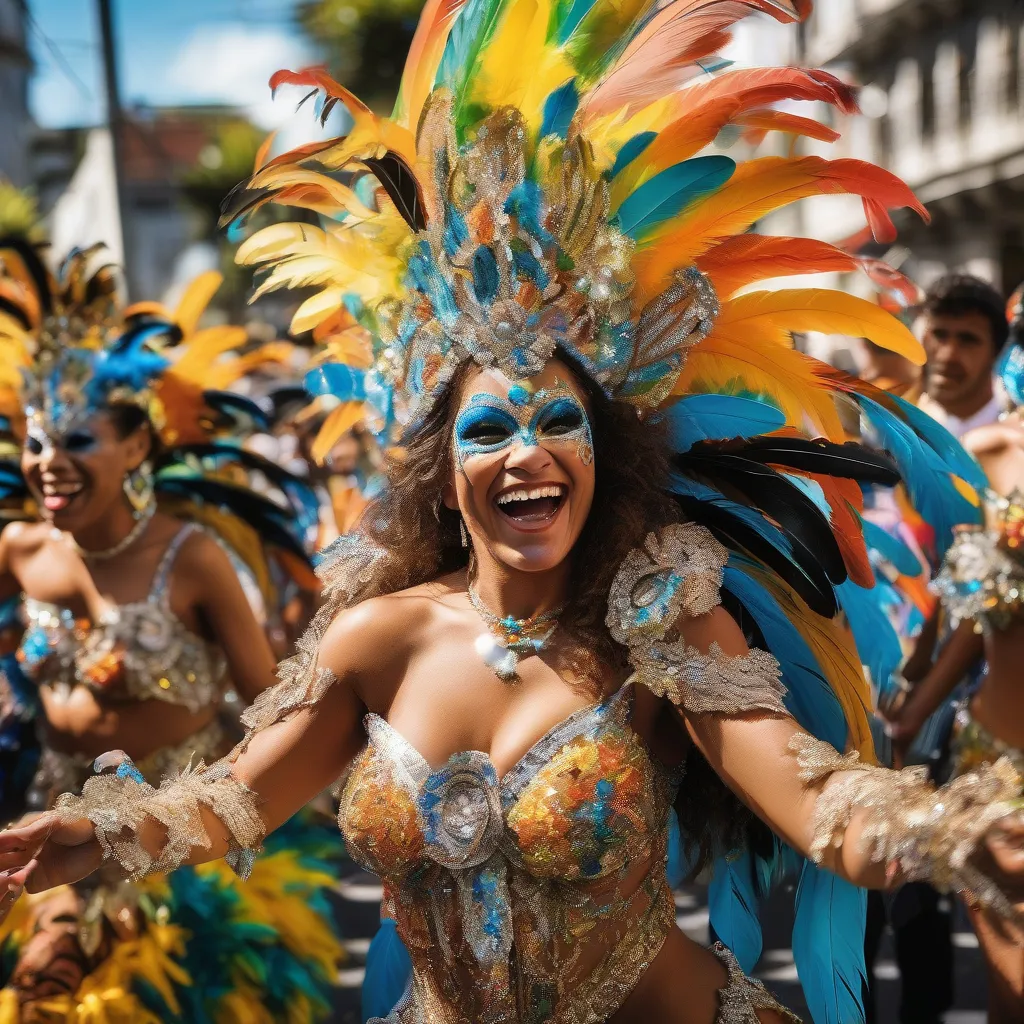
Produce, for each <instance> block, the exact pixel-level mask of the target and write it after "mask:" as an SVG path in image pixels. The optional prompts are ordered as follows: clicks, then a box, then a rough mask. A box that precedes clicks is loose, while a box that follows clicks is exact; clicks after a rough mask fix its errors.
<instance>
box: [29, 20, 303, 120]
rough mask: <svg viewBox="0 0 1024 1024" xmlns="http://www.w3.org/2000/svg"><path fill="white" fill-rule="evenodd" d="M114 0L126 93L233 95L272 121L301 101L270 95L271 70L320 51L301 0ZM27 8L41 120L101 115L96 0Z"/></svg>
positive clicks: (222, 98)
mask: <svg viewBox="0 0 1024 1024" xmlns="http://www.w3.org/2000/svg"><path fill="white" fill-rule="evenodd" d="M112 2H113V6H114V17H115V20H116V25H117V29H118V34H119V51H120V52H119V61H120V72H121V94H122V99H123V101H124V102H125V103H131V102H148V103H156V104H173V103H202V102H227V103H233V104H236V105H238V106H240V107H243V108H244V109H246V111H247V113H248V114H249V115H250V116H251V117H253V118H254V119H255V120H256V121H258V122H260V123H261V124H262V125H263V126H265V127H272V126H275V125H276V124H277V123H279V122H280V121H281V120H282V118H283V117H284V116H285V115H286V114H287V113H288V112H289V111H293V110H294V102H293V99H292V98H291V97H289V98H287V99H286V100H284V102H282V103H278V104H275V105H271V103H270V98H269V90H268V89H267V87H266V83H267V79H268V78H269V77H270V75H271V73H272V72H273V71H275V70H277V69H278V68H280V67H296V66H300V65H302V64H308V63H313V62H315V60H316V57H315V53H314V52H313V51H312V50H311V49H310V47H309V44H308V42H307V41H306V40H305V39H304V38H303V37H302V36H301V34H300V33H299V32H298V30H297V29H296V27H295V25H294V21H293V11H294V7H295V0H162V2H161V0H112ZM29 11H30V16H31V21H30V23H29V41H30V47H31V50H32V54H33V57H34V59H35V61H36V71H35V74H34V77H33V81H32V89H31V99H30V102H31V105H32V112H33V115H34V116H35V119H36V121H37V122H38V123H39V124H40V125H42V126H44V127H66V126H71V125H91V124H96V123H98V122H99V121H101V120H103V118H104V109H105V107H104V90H103V79H102V77H101V69H100V43H99V26H98V23H97V18H96V3H95V0H29ZM54 50H56V51H57V54H55V53H54V52H53V51H54ZM65 65H66V66H65Z"/></svg>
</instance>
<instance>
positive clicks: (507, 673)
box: [474, 633, 519, 682]
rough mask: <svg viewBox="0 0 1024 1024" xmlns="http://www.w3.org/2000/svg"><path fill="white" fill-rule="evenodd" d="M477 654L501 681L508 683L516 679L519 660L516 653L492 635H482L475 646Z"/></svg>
mask: <svg viewBox="0 0 1024 1024" xmlns="http://www.w3.org/2000/svg"><path fill="white" fill-rule="evenodd" d="M474 646H475V647H476V653H477V654H479V655H480V657H481V658H482V659H483V662H484V664H485V665H486V666H487V667H488V668H490V669H491V670H492V671H493V672H494V673H495V675H497V676H498V678H499V679H502V680H504V681H505V682H508V681H509V680H512V679H515V677H516V666H517V665H518V664H519V658H518V657H517V656H516V654H515V652H514V651H510V650H509V649H508V648H507V647H504V646H503V645H502V644H500V643H499V642H498V641H497V640H496V639H495V638H494V637H493V636H491V634H490V633H481V634H480V635H479V636H478V637H477V638H476V642H475V644H474Z"/></svg>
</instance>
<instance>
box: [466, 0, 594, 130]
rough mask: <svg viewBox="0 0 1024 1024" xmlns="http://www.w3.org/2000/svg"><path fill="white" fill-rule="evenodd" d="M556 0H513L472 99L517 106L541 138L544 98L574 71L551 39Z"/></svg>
mask: <svg viewBox="0 0 1024 1024" xmlns="http://www.w3.org/2000/svg"><path fill="white" fill-rule="evenodd" d="M550 21H551V0H512V3H510V4H508V6H507V10H506V11H505V14H504V16H503V18H502V20H501V23H500V24H499V26H498V28H497V31H496V32H495V34H494V37H493V38H492V39H491V42H490V43H489V44H488V46H487V47H486V49H485V50H484V52H483V54H482V55H481V60H480V64H479V67H478V69H477V72H476V75H475V76H474V78H473V83H472V87H471V93H470V100H471V102H473V103H476V104H480V105H481V106H482V107H484V108H486V109H489V110H496V109H498V108H499V107H504V106H509V105H513V106H516V107H518V108H519V109H520V110H521V111H522V112H523V113H524V114H525V115H526V118H527V124H528V125H529V128H530V132H531V137H532V138H534V139H536V137H537V135H538V133H539V131H540V125H541V119H542V117H543V111H544V101H545V100H546V99H547V97H548V96H549V95H550V94H551V93H553V92H554V91H555V90H556V89H558V88H559V87H560V86H562V85H564V84H565V83H566V82H568V81H569V79H570V78H572V77H573V76H574V70H573V67H572V65H571V64H570V63H569V61H568V60H567V58H566V56H565V54H564V53H562V51H561V50H559V49H558V48H556V47H554V46H551V45H549V44H548V41H547V35H548V25H549V23H550Z"/></svg>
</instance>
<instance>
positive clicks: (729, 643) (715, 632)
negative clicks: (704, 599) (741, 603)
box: [677, 606, 748, 656]
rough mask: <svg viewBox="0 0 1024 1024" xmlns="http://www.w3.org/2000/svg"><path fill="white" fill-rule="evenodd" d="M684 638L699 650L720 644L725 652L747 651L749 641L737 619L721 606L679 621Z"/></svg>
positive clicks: (738, 653) (678, 626) (730, 653)
mask: <svg viewBox="0 0 1024 1024" xmlns="http://www.w3.org/2000/svg"><path fill="white" fill-rule="evenodd" d="M677 628H678V629H679V632H680V634H681V635H682V637H683V639H685V640H686V642H687V643H688V644H691V645H692V646H693V647H696V648H698V650H702V651H707V650H708V649H710V647H711V645H712V644H718V646H719V647H720V648H721V649H722V652H723V653H724V654H727V655H730V656H735V655H743V654H746V653H747V650H748V647H747V641H746V638H745V637H744V636H743V630H741V629H740V627H739V626H738V625H737V623H736V620H735V619H734V618H733V617H732V616H731V615H730V614H729V613H728V612H727V611H726V610H725V609H724V608H722V607H721V606H719V607H717V608H714V609H712V610H711V611H710V612H708V613H707V614H706V615H696V616H684V617H683V618H681V619H680V620H679V621H678V623H677Z"/></svg>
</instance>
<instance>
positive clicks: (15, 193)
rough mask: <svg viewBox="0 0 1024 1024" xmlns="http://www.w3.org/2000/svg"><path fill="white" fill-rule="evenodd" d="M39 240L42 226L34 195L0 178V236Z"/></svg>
mask: <svg viewBox="0 0 1024 1024" xmlns="http://www.w3.org/2000/svg"><path fill="white" fill-rule="evenodd" d="M11 235H14V236H18V237H22V238H27V239H29V240H30V241H39V240H40V239H41V237H42V228H41V225H40V218H39V204H38V203H37V202H36V197H35V195H34V194H33V193H32V192H30V191H29V190H27V189H22V188H18V187H17V186H16V185H13V184H11V182H9V181H8V180H7V179H6V178H0V236H3V237H8V236H11Z"/></svg>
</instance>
